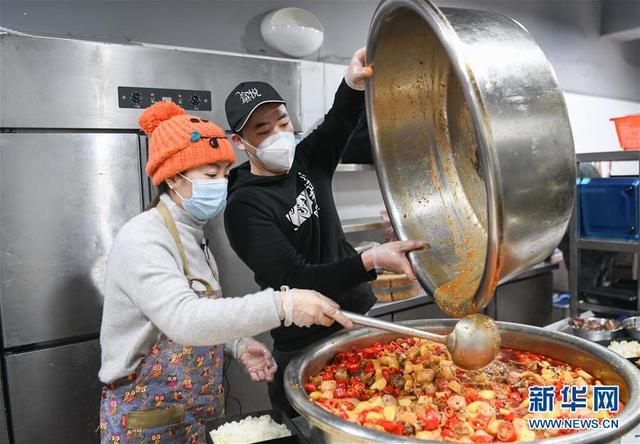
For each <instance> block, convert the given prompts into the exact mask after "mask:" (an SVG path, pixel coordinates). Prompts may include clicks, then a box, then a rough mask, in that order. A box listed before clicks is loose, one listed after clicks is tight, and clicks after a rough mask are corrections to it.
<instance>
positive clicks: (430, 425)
mask: <svg viewBox="0 0 640 444" xmlns="http://www.w3.org/2000/svg"><path fill="white" fill-rule="evenodd" d="M418 419H419V420H420V422H421V423H422V428H423V429H424V430H435V429H437V428H438V427H440V418H439V415H438V411H437V410H436V409H434V408H433V407H430V408H428V409H427V410H426V411H425V414H424V416H420V417H419V418H418Z"/></svg>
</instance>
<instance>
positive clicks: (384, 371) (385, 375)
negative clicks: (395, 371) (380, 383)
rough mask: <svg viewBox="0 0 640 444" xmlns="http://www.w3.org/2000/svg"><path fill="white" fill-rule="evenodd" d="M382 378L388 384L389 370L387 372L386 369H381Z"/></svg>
mask: <svg viewBox="0 0 640 444" xmlns="http://www.w3.org/2000/svg"><path fill="white" fill-rule="evenodd" d="M382 377H383V378H384V379H386V380H387V382H389V370H387V369H386V368H383V369H382Z"/></svg>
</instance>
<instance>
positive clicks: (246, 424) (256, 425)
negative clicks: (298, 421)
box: [210, 415, 291, 444]
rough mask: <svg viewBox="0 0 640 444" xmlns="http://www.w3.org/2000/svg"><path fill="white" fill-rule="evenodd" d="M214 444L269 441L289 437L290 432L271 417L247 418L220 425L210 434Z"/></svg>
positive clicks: (244, 443)
mask: <svg viewBox="0 0 640 444" xmlns="http://www.w3.org/2000/svg"><path fill="white" fill-rule="evenodd" d="M210 435H211V439H212V440H213V442H214V443H215V444H251V443H254V442H260V441H267V440H269V439H276V438H285V437H287V436H291V431H290V430H289V429H288V428H287V426H286V425H284V424H278V423H277V422H275V421H274V420H273V419H272V418H271V416H269V415H262V416H260V417H255V416H247V417H246V418H244V419H242V420H240V421H231V422H227V423H225V424H222V425H221V426H220V427H218V428H217V429H216V430H213V431H212V432H211V433H210Z"/></svg>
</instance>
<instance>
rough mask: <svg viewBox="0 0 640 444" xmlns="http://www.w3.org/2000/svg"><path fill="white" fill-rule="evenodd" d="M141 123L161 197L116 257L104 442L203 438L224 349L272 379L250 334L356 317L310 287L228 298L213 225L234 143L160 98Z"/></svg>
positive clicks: (218, 398) (105, 329) (104, 337)
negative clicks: (208, 227) (213, 248)
mask: <svg viewBox="0 0 640 444" xmlns="http://www.w3.org/2000/svg"><path fill="white" fill-rule="evenodd" d="M139 122H140V126H141V127H142V129H143V130H144V131H145V133H146V134H147V135H149V137H150V144H149V162H148V164H147V169H146V171H147V174H148V175H149V176H150V177H151V179H152V181H153V183H154V185H156V186H158V188H159V198H158V199H157V200H156V201H155V206H154V207H153V208H151V209H150V210H148V211H146V212H144V213H142V214H140V215H138V216H136V217H134V218H133V219H131V220H130V221H129V222H127V223H126V224H125V225H124V226H123V227H122V229H121V230H120V232H119V233H118V235H117V236H116V239H115V240H114V243H113V247H112V249H111V253H110V255H109V261H108V265H107V280H106V291H105V301H104V311H103V319H102V329H101V334H100V343H101V346H102V367H101V369H100V373H99V376H100V379H101V381H102V382H104V383H105V384H106V386H105V387H104V389H103V391H102V402H101V409H100V435H101V441H102V443H112V442H126V441H130V440H135V441H136V442H145V443H146V442H149V443H153V444H156V443H165V442H171V443H182V442H185V443H197V442H204V441H205V435H204V433H205V429H204V423H205V420H207V419H209V418H213V417H216V416H219V415H222V414H223V412H224V405H223V399H224V396H223V392H222V362H223V350H226V351H227V352H228V353H229V354H230V355H231V356H233V357H234V358H236V359H238V360H239V361H240V362H241V364H242V366H243V367H244V369H245V371H247V373H248V374H249V375H250V377H251V379H252V380H254V381H268V380H270V379H271V378H272V377H273V374H274V373H275V371H276V369H277V366H276V365H275V363H274V361H273V359H272V357H271V354H270V352H269V350H268V349H267V348H266V347H265V346H264V345H263V344H261V343H259V342H257V341H255V340H254V339H252V338H251V337H250V336H253V335H256V334H258V333H261V332H264V331H268V330H270V329H272V328H275V327H277V326H279V325H280V324H281V321H283V320H284V323H285V325H290V324H291V323H293V324H296V325H298V326H310V325H312V324H319V325H325V326H328V325H331V324H332V323H333V321H334V320H336V321H338V322H340V323H341V324H343V325H345V326H347V327H348V326H351V324H350V322H349V321H348V320H347V319H345V318H344V317H343V316H342V315H341V314H340V312H339V307H338V306H337V304H335V303H334V302H333V301H331V300H330V299H328V298H325V297H324V296H322V295H320V294H319V293H316V292H314V291H310V290H289V289H288V288H283V289H282V291H273V290H271V289H267V290H265V291H261V292H259V293H255V294H251V295H247V296H244V297H242V298H227V299H221V289H220V284H219V279H218V273H217V267H216V265H215V262H214V260H213V257H212V256H211V253H210V251H209V249H208V246H207V242H206V240H205V239H204V232H203V226H204V224H205V223H206V221H207V220H208V219H211V218H213V217H215V215H216V214H218V213H219V212H220V211H221V209H222V208H223V205H224V202H225V199H226V190H227V179H226V176H227V173H228V170H229V167H230V165H231V164H232V163H233V162H234V161H235V155H234V152H233V149H232V147H231V144H230V143H229V141H228V140H227V139H226V138H225V134H224V132H223V131H222V130H221V129H220V128H219V127H217V126H216V125H214V124H213V123H211V122H209V121H207V120H205V119H200V118H198V117H194V116H190V115H187V114H186V113H185V112H184V110H183V109H182V108H180V107H179V106H177V105H175V104H173V103H164V102H162V103H157V104H155V105H153V106H151V107H150V108H148V109H146V110H145V111H144V112H143V113H142V115H141V117H140V120H139ZM239 338H242V339H239Z"/></svg>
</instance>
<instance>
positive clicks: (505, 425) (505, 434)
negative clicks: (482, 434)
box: [496, 421, 516, 442]
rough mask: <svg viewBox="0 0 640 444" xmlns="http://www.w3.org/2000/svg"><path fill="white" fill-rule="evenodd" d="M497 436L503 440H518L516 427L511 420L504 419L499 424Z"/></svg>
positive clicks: (499, 439)
mask: <svg viewBox="0 0 640 444" xmlns="http://www.w3.org/2000/svg"><path fill="white" fill-rule="evenodd" d="M496 438H498V441H501V442H512V441H515V440H516V429H515V428H514V427H513V424H511V423H510V422H506V421H502V422H500V424H498V428H497V430H496Z"/></svg>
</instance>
